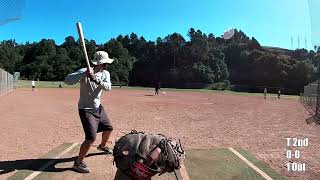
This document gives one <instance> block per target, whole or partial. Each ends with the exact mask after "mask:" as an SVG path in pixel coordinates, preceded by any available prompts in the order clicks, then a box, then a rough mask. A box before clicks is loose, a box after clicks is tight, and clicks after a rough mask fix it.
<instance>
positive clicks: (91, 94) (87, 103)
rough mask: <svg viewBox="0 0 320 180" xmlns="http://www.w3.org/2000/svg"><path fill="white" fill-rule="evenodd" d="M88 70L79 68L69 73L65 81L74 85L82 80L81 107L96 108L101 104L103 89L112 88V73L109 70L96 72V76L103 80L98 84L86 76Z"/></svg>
mask: <svg viewBox="0 0 320 180" xmlns="http://www.w3.org/2000/svg"><path fill="white" fill-rule="evenodd" d="M86 71H87V68H82V69H79V70H78V71H76V72H74V73H71V74H69V75H67V76H66V78H65V80H64V82H65V83H66V84H68V85H72V84H76V83H77V82H79V81H80V98H79V102H78V107H79V109H95V108H98V107H99V106H100V104H101V101H100V97H101V93H102V90H106V91H109V90H111V81H110V73H109V72H108V71H107V70H103V71H101V72H97V73H95V76H96V78H97V79H99V80H100V82H101V84H100V85H97V84H96V83H94V82H92V81H90V79H89V78H88V77H87V76H86Z"/></svg>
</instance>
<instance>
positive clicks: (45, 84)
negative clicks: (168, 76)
mask: <svg viewBox="0 0 320 180" xmlns="http://www.w3.org/2000/svg"><path fill="white" fill-rule="evenodd" d="M60 83H61V85H62V87H63V88H79V83H78V84H75V85H67V84H65V83H64V82H62V81H36V83H35V84H36V88H58V87H59V84H60ZM18 88H31V81H27V80H19V82H18ZM113 88H119V86H113ZM122 88H126V89H134V90H152V91H153V90H154V88H150V87H149V88H148V87H136V86H130V87H128V86H122ZM161 90H162V91H179V92H204V93H228V94H235V95H243V96H263V93H246V92H235V91H230V90H225V91H219V90H208V89H176V88H161ZM270 97H271V98H277V97H278V96H277V94H268V98H270ZM281 98H286V99H295V100H298V99H299V96H296V95H281Z"/></svg>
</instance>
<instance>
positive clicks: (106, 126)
mask: <svg viewBox="0 0 320 180" xmlns="http://www.w3.org/2000/svg"><path fill="white" fill-rule="evenodd" d="M79 116H80V119H81V123H82V127H83V130H84V133H85V139H86V140H95V139H96V136H97V133H98V132H102V131H111V130H113V127H112V124H111V121H110V119H109V117H108V116H107V114H106V112H105V111H104V108H103V107H102V106H101V105H100V106H99V108H97V109H79Z"/></svg>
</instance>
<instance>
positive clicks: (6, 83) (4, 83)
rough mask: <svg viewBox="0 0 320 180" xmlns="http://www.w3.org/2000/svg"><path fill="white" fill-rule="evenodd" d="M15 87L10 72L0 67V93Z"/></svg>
mask: <svg viewBox="0 0 320 180" xmlns="http://www.w3.org/2000/svg"><path fill="white" fill-rule="evenodd" d="M15 87H16V81H15V79H14V77H13V75H12V74H10V73H8V72H7V71H5V70H3V69H1V68H0V95H2V94H5V93H7V92H9V91H11V90H13V89H14V88H15Z"/></svg>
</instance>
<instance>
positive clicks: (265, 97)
mask: <svg viewBox="0 0 320 180" xmlns="http://www.w3.org/2000/svg"><path fill="white" fill-rule="evenodd" d="M263 93H264V99H267V93H268V90H267V88H264V90H263Z"/></svg>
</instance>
